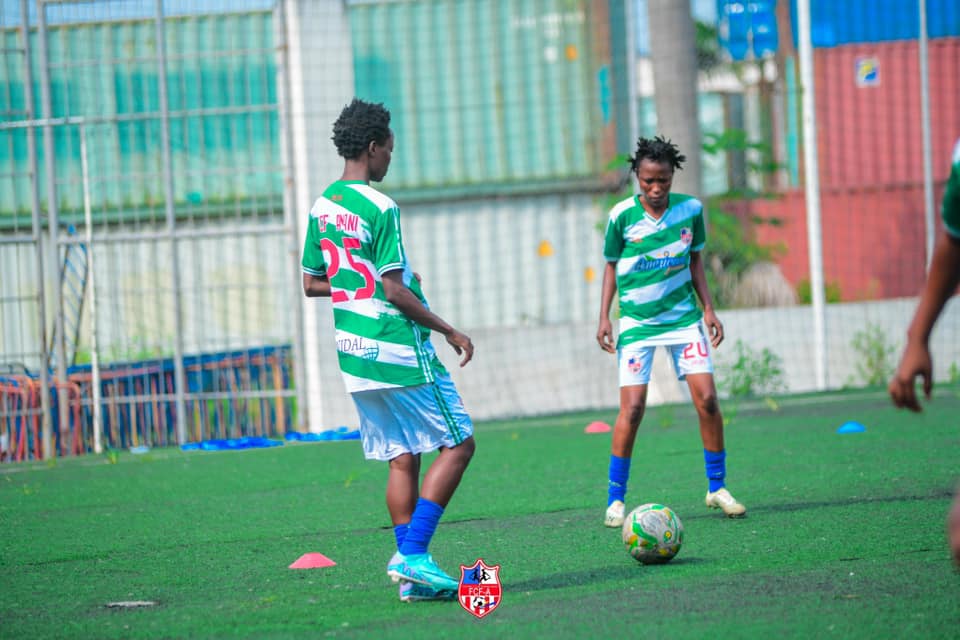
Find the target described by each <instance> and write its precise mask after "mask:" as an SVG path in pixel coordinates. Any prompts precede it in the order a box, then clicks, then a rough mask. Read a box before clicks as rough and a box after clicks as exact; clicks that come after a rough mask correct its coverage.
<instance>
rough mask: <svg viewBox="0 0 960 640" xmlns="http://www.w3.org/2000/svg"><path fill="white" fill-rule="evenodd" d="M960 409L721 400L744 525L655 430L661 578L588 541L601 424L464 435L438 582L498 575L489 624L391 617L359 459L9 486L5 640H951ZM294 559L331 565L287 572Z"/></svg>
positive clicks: (645, 435) (377, 493) (77, 473)
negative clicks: (471, 453) (674, 532)
mask: <svg viewBox="0 0 960 640" xmlns="http://www.w3.org/2000/svg"><path fill="white" fill-rule="evenodd" d="M958 391H960V390H958V389H957V388H956V387H953V388H941V387H938V389H937V397H936V400H935V402H933V403H931V404H929V405H927V410H926V412H925V413H924V414H922V415H919V416H917V415H913V414H908V413H905V412H902V411H896V410H894V409H893V408H892V407H891V406H890V403H889V400H888V399H887V398H886V397H885V395H884V394H883V393H882V392H879V391H873V392H850V393H845V394H834V395H829V396H827V395H824V396H806V397H795V398H787V399H781V400H780V401H779V406H776V410H774V406H775V405H772V404H771V405H768V404H767V403H764V402H759V403H755V404H749V405H748V404H743V405H740V406H736V405H734V404H732V403H730V402H726V403H724V407H723V408H724V411H725V413H726V415H727V416H728V418H729V419H730V422H729V424H728V426H727V431H726V434H727V451H728V458H727V469H728V486H729V487H730V489H731V491H732V492H733V493H734V495H736V496H737V497H738V498H739V499H740V500H741V501H743V502H744V503H745V504H746V505H747V506H748V507H749V514H748V517H747V518H745V519H741V520H729V519H726V518H724V517H722V516H721V515H720V514H719V513H718V512H716V511H708V510H707V509H706V508H705V507H704V504H703V496H704V492H705V490H706V480H705V478H704V470H703V455H702V449H701V445H700V440H699V436H698V431H697V425H696V419H695V415H694V414H693V412H692V409H690V408H688V407H686V406H669V407H655V408H651V409H650V411H649V412H648V415H647V417H646V419H645V420H644V423H643V425H642V426H641V435H640V436H639V437H638V440H637V447H636V451H635V455H634V461H633V467H632V475H631V478H630V483H629V490H628V495H627V498H628V499H627V502H628V506H635V505H638V504H641V503H643V502H660V503H663V504H666V505H669V506H670V507H671V508H673V509H674V510H675V511H676V512H677V514H678V515H679V516H680V518H681V520H682V521H683V524H684V527H685V542H684V546H683V548H682V549H681V551H680V553H679V554H678V555H677V557H676V558H675V559H674V560H673V561H672V562H670V563H668V564H666V565H662V566H642V565H639V564H638V563H636V562H635V561H634V560H632V559H631V558H630V557H629V555H628V554H627V552H626V550H625V548H624V546H623V544H622V542H621V541H620V532H619V530H611V529H606V528H604V527H603V526H602V517H603V511H604V508H605V506H606V474H607V462H608V459H609V441H610V436H609V434H591V435H588V434H585V433H584V432H583V430H584V427H585V426H586V424H587V423H588V422H590V421H593V420H602V421H606V422H610V423H612V421H613V419H614V417H615V411H614V410H606V411H597V412H591V413H589V414H587V413H580V414H576V415H563V416H548V417H542V418H533V419H524V420H517V421H504V422H491V423H481V424H478V425H477V430H476V431H477V433H476V440H477V454H476V457H475V458H474V460H473V463H472V464H471V466H470V468H469V470H468V472H467V474H466V476H465V478H464V480H463V483H462V484H461V486H460V489H459V490H458V492H457V494H456V495H455V496H454V499H453V501H452V502H451V504H450V505H449V507H448V509H447V512H446V514H445V516H444V518H443V520H442V523H441V525H440V528H439V529H438V531H437V534H436V536H435V537H434V540H433V544H432V545H431V551H432V553H433V554H434V557H435V558H436V559H437V561H438V562H439V563H440V564H441V566H443V567H444V568H446V569H447V571H448V572H449V573H452V574H454V575H459V565H460V564H473V562H474V561H475V560H476V559H477V558H483V560H484V561H485V562H486V563H487V564H488V565H493V564H499V565H500V566H501V569H500V579H501V582H502V585H503V599H502V603H501V605H500V606H499V607H498V608H497V609H496V610H495V611H493V612H492V613H490V614H489V615H488V616H486V617H485V618H483V619H482V620H478V619H475V618H473V617H472V616H471V615H470V614H468V613H467V612H466V611H464V610H463V609H462V608H461V607H460V606H459V605H458V604H457V603H455V602H444V603H401V602H399V601H398V598H397V590H396V586H395V585H393V584H391V583H390V582H389V579H388V578H387V577H386V575H385V571H384V568H385V565H386V561H387V559H388V558H389V557H390V555H391V554H392V553H393V551H394V542H393V531H392V528H391V527H390V522H389V519H388V516H387V513H386V508H385V505H384V483H385V479H386V473H387V467H386V465H385V464H383V463H377V462H367V461H365V460H363V457H362V454H361V452H360V446H359V443H357V442H356V441H348V442H333V443H330V442H326V443H309V444H306V443H300V444H287V445H285V446H283V447H276V448H272V449H255V450H247V451H228V452H202V451H192V452H182V451H179V450H176V449H169V450H155V451H151V452H150V453H148V454H146V455H133V454H130V453H127V452H123V453H121V454H120V455H119V457H118V458H117V459H116V462H115V463H110V460H109V458H106V457H100V456H87V457H81V458H72V459H63V460H58V461H57V462H56V463H55V464H44V463H31V464H17V465H12V464H7V465H2V466H0V534H2V536H3V542H2V545H0V573H2V577H0V596H2V597H0V637H3V638H232V637H245V638H324V637H335V638H341V637H343V638H367V637H372V638H378V639H382V638H406V639H409V638H414V637H423V638H438V637H450V638H463V637H467V636H468V635H469V637H471V638H478V637H480V638H488V637H489V638H609V637H623V638H628V637H629V638H632V637H653V636H660V637H669V638H671V639H677V638H705V637H711V638H738V637H744V638H766V637H772V636H777V637H781V638H793V637H795V638H821V637H837V638H896V637H910V638H956V637H958V635H960V573H958V572H957V571H956V570H955V569H953V568H952V565H951V564H950V561H949V557H948V551H947V547H946V541H945V528H944V519H945V515H946V512H947V509H948V507H949V504H950V500H951V497H952V491H953V487H954V483H955V482H956V481H957V480H958V479H960V431H958V422H960V418H958V416H960V393H958ZM846 420H858V421H860V422H861V423H863V424H864V425H866V427H867V430H866V432H864V433H859V434H845V435H841V434H837V433H836V429H837V427H838V426H839V425H840V424H842V423H843V422H844V421H846ZM431 459H432V457H431V456H425V459H424V463H425V464H424V466H426V464H428V463H429V461H430V460H431ZM308 552H319V553H322V554H324V555H326V556H328V557H329V558H331V559H333V560H334V561H335V562H336V563H337V565H336V566H334V567H329V568H323V569H310V570H291V569H288V568H287V567H288V565H290V564H291V563H292V562H293V561H295V560H296V559H297V558H298V557H300V556H301V555H302V554H304V553H308ZM118 601H153V602H156V603H157V604H156V605H155V606H151V607H146V608H135V609H116V608H110V607H107V604H108V603H113V602H118Z"/></svg>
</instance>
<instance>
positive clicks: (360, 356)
mask: <svg viewBox="0 0 960 640" xmlns="http://www.w3.org/2000/svg"><path fill="white" fill-rule="evenodd" d="M301 264H302V267H303V271H304V272H305V273H308V274H311V275H315V276H326V277H327V278H328V279H329V281H330V287H331V298H332V301H333V321H334V326H335V327H336V340H337V355H338V357H339V361H340V370H341V372H342V373H343V380H344V383H345V384H346V387H347V390H348V391H350V392H351V393H353V392H356V391H367V390H370V389H383V388H389V387H410V386H414V385H418V384H424V383H426V382H433V380H434V375H435V374H437V373H441V372H444V371H445V370H444V368H443V365H442V364H441V363H440V360H439V359H438V358H437V355H436V352H435V351H434V349H433V345H431V344H430V340H429V337H430V330H429V329H427V328H426V327H423V326H421V325H419V324H417V323H415V322H413V321H411V320H409V319H408V318H407V317H406V316H405V315H403V313H401V312H400V310H399V309H397V308H396V307H395V306H394V305H392V304H391V303H390V302H389V301H388V300H387V298H386V296H385V295H384V292H383V280H382V278H381V276H382V275H383V274H384V273H387V272H388V271H393V270H396V269H401V270H402V271H403V282H404V284H406V285H407V286H408V287H409V288H410V290H411V291H413V293H414V295H416V296H417V297H418V298H419V299H420V300H422V301H423V304H424V306H428V305H427V301H426V299H425V298H424V297H423V292H422V290H421V289H420V283H419V282H418V281H417V279H416V278H415V277H414V276H413V271H412V270H411V269H410V265H409V264H408V262H407V257H406V253H405V252H404V249H403V237H402V234H401V232H400V209H399V207H397V203H396V202H394V201H393V200H392V199H391V198H389V197H388V196H386V195H384V194H382V193H380V192H379V191H377V190H376V189H374V188H373V187H371V186H369V185H368V184H367V183H365V182H362V181H350V180H338V181H337V182H334V183H333V184H331V185H330V186H329V187H327V189H326V191H324V192H323V195H322V196H320V198H318V199H317V201H316V202H315V203H314V205H313V208H312V209H311V210H310V218H309V220H308V222H307V237H306V240H305V242H304V245H303V259H302V262H301Z"/></svg>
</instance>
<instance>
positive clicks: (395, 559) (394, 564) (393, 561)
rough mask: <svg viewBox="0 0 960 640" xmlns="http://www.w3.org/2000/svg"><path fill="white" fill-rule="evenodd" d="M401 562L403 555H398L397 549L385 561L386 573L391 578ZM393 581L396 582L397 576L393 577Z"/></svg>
mask: <svg viewBox="0 0 960 640" xmlns="http://www.w3.org/2000/svg"><path fill="white" fill-rule="evenodd" d="M401 564H403V556H402V555H400V552H399V551H397V552H395V553H394V554H393V556H392V557H391V558H390V561H389V562H387V575H388V576H390V577H391V578H393V572H394V571H395V570H396V569H397V568H398V567H399V566H400V565H401ZM393 581H394V582H396V581H397V578H393Z"/></svg>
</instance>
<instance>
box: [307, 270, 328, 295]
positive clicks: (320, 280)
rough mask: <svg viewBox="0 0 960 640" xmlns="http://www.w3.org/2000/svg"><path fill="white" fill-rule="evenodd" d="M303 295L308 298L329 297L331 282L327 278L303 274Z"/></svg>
mask: <svg viewBox="0 0 960 640" xmlns="http://www.w3.org/2000/svg"><path fill="white" fill-rule="evenodd" d="M303 294H304V295H305V296H307V297H308V298H323V297H329V296H330V280H328V279H327V277H326V276H315V275H312V274H309V273H305V274H303Z"/></svg>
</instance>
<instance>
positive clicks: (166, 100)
mask: <svg viewBox="0 0 960 640" xmlns="http://www.w3.org/2000/svg"><path fill="white" fill-rule="evenodd" d="M690 5H691V7H692V18H695V19H696V20H698V21H699V23H700V24H699V25H698V27H697V31H696V32H692V31H690V29H689V27H690V25H689V21H690V20H691V18H690V17H687V16H684V15H679V14H672V13H671V14H670V15H671V16H673V18H676V20H674V22H673V24H672V25H671V24H670V23H669V21H664V20H665V18H664V16H666V15H667V12H665V11H664V10H665V9H670V10H675V9H676V8H677V7H681V8H682V7H683V5H682V4H681V3H678V2H675V1H674V0H623V1H622V2H620V1H610V0H476V1H473V0H471V2H461V1H460V0H321V1H317V0H282V1H280V0H231V1H229V2H220V3H215V4H211V3H207V2H201V1H200V0H155V1H154V2H146V1H143V2H136V1H133V0H97V1H92V2H60V1H52V0H41V1H39V2H27V1H26V0H19V1H18V0H0V45H2V53H0V438H3V439H5V442H0V444H2V445H4V446H0V450H6V452H7V453H6V455H7V456H10V457H13V458H15V459H25V458H34V457H43V456H49V455H54V454H62V455H70V454H76V453H85V452H91V451H99V450H102V449H104V448H108V447H110V448H119V447H132V446H141V445H147V446H163V445H170V444H183V443H186V442H189V441H197V440H204V439H213V438H225V437H227V438H229V437H241V436H254V435H273V436H276V435H281V434H283V433H284V432H286V431H288V430H291V429H300V430H302V429H304V428H306V427H307V426H308V425H309V428H310V429H311V430H313V431H318V430H329V429H335V428H337V427H338V426H341V425H349V426H353V425H355V424H356V414H355V411H354V408H353V405H352V403H351V402H350V399H349V396H348V395H347V394H346V392H345V391H344V388H343V384H342V382H341V380H340V376H339V372H338V370H337V364H336V362H337V360H336V352H335V350H334V340H333V338H332V336H331V331H330V329H331V318H330V310H329V302H328V301H324V300H306V301H305V300H304V299H303V297H302V294H301V293H300V291H299V288H300V287H299V281H300V278H299V267H298V262H299V254H300V249H301V243H302V241H303V222H304V220H303V219H302V218H304V217H305V216H306V212H307V211H308V210H309V208H310V206H311V204H312V201H313V198H315V197H316V196H317V195H318V194H319V193H320V192H321V191H322V189H323V188H324V187H325V186H326V185H327V184H328V183H329V182H330V181H331V180H333V179H335V178H336V176H337V175H339V173H338V172H339V171H340V170H341V168H342V159H341V158H338V157H337V156H336V153H335V150H334V149H333V146H332V144H331V143H330V140H329V136H330V133H329V132H330V127H331V124H332V122H333V120H334V119H335V118H336V116H337V114H338V113H339V110H340V109H341V108H342V106H343V105H344V104H346V103H347V102H349V100H350V98H351V97H353V96H360V97H363V98H365V99H368V100H374V101H382V102H384V103H385V105H386V106H387V107H388V108H389V109H390V110H391V113H392V116H393V119H392V121H391V125H392V127H393V129H394V132H395V134H396V138H397V146H396V152H395V154H394V160H393V164H392V165H391V168H390V173H389V174H388V176H387V179H386V180H385V181H384V183H383V184H382V185H380V187H381V188H382V189H383V191H385V192H386V193H387V194H388V195H390V196H392V197H394V198H395V199H396V201H397V202H398V203H399V205H400V207H401V210H402V212H403V214H402V215H403V225H404V242H405V245H406V248H407V250H408V253H409V255H410V258H411V262H412V266H413V267H414V268H415V269H416V270H417V271H418V273H420V274H421V275H422V277H423V282H424V288H425V291H426V292H427V295H428V297H429V298H430V302H431V308H433V309H434V310H435V311H437V312H438V313H439V314H440V315H441V316H443V317H444V318H445V319H447V320H448V321H449V322H450V323H451V324H453V325H455V326H457V327H458V328H461V329H464V330H466V331H468V332H469V333H470V334H471V335H472V337H473V338H474V340H475V343H476V344H477V357H476V358H475V359H474V361H473V362H471V364H470V366H469V367H468V368H467V369H466V370H460V369H459V368H458V367H456V366H455V359H454V358H452V357H451V355H452V354H451V353H448V350H445V347H444V345H442V344H438V345H437V346H438V351H439V352H440V357H441V358H442V359H444V360H445V361H446V362H447V364H448V365H451V366H450V367H449V368H450V369H451V372H452V375H453V376H454V379H455V381H456V383H457V385H458V387H459V388H460V389H461V392H462V394H463V396H464V399H465V401H466V404H467V407H468V410H470V411H471V414H472V415H473V416H474V418H475V419H483V418H496V417H504V416H513V415H531V414H538V413H547V412H552V411H558V410H575V409H587V408H597V407H603V408H609V407H611V406H615V405H616V403H617V387H616V385H617V380H616V368H615V365H614V364H613V361H612V359H611V358H609V357H608V356H607V355H606V354H603V353H602V352H600V351H599V349H597V347H596V344H595V340H594V338H593V334H594V332H595V330H596V326H595V324H594V322H595V320H594V318H595V317H596V314H597V305H598V302H599V296H600V292H599V288H600V278H599V274H601V273H602V271H603V267H604V263H603V256H602V227H603V221H604V216H605V214H606V212H607V211H609V208H610V206H611V205H612V203H613V202H615V201H616V200H617V199H620V198H623V197H626V196H627V195H629V193H630V192H631V188H632V186H633V185H632V184H631V183H630V182H629V175H628V173H627V172H626V171H625V164H624V162H623V160H624V157H625V156H626V155H627V154H629V153H631V152H632V151H633V149H634V141H635V139H636V136H637V135H640V134H643V135H648V136H649V135H654V134H658V133H660V134H665V135H667V136H668V137H673V138H675V139H678V140H683V145H684V146H683V149H682V151H683V152H684V153H686V154H687V155H688V157H689V158H690V160H691V161H692V160H693V159H696V160H699V161H700V162H699V163H693V162H689V163H688V164H687V166H686V167H685V170H684V171H683V172H681V173H680V174H679V175H678V181H679V179H680V178H687V177H689V176H690V175H691V174H693V173H694V165H695V164H696V165H699V166H700V167H702V174H703V175H702V176H701V178H700V179H699V180H698V181H692V182H691V184H693V185H697V184H699V186H691V187H690V188H691V189H693V190H694V191H691V192H692V193H695V194H696V195H699V196H701V197H702V199H703V200H704V201H705V202H706V203H707V206H708V209H707V220H708V242H707V247H706V252H707V255H708V257H709V260H708V264H709V266H710V270H709V274H708V276H709V277H710V279H711V287H712V289H713V293H714V297H715V300H716V301H717V303H718V306H720V308H721V311H722V313H721V315H722V319H723V321H724V322H725V324H726V328H727V334H728V339H727V344H725V345H724V346H723V347H722V348H721V349H720V350H719V351H718V352H717V353H716V354H715V355H716V364H717V371H718V374H717V376H718V382H719V383H720V384H721V392H722V393H729V387H727V388H726V389H725V388H724V384H725V377H726V376H727V372H729V371H731V370H733V369H735V368H736V370H737V371H738V372H741V373H742V372H744V371H746V372H747V373H748V374H749V375H753V376H754V377H755V378H756V376H757V375H759V374H757V373H756V372H752V371H751V370H750V362H751V360H750V357H753V358H754V362H756V361H757V360H756V359H757V358H761V359H762V358H766V359H767V360H766V362H767V363H768V364H769V363H774V364H778V366H775V367H774V369H777V371H776V373H778V374H780V375H779V376H777V378H778V380H777V381H778V382H779V384H778V385H776V388H777V390H778V391H785V392H801V391H811V390H822V389H835V388H840V387H846V386H863V385H866V384H878V381H881V380H883V379H884V376H888V375H889V373H890V372H891V369H892V366H893V364H894V363H893V359H894V353H895V352H896V351H897V349H898V347H899V346H901V344H902V336H903V333H904V331H905V328H906V325H907V323H908V322H909V316H910V313H911V312H912V308H913V306H914V304H913V302H914V301H913V300H912V296H915V295H916V294H917V293H918V292H919V290H920V286H921V283H922V280H923V277H924V274H925V268H926V261H927V259H928V255H929V245H930V239H931V238H932V236H933V233H934V232H935V231H936V230H938V229H939V223H938V222H937V220H936V219H935V215H934V208H935V203H936V202H938V199H939V197H940V194H941V193H942V189H943V185H944V181H945V178H946V172H947V171H948V169H949V163H948V156H949V149H950V147H951V145H952V144H953V142H954V140H956V138H958V137H960V115H958V114H960V108H958V107H960V103H958V96H960V92H958V90H957V88H958V84H957V83H958V78H960V74H958V73H957V69H960V45H958V43H960V22H958V18H960V14H958V10H957V8H956V3H955V2H951V1H950V0H917V1H916V2H884V3H876V2H873V0H844V1H843V2H834V1H833V0H780V1H778V2H774V1H773V0H755V1H751V2H740V1H737V0H691V3H690ZM878 7H880V8H879V9H878ZM799 9H803V11H799ZM924 9H926V12H925V14H924V12H923V10H924ZM651 18H653V20H651ZM674 27H677V28H678V27H683V30H682V31H683V33H686V34H688V36H689V38H693V37H694V35H696V34H699V35H698V36H697V44H695V45H694V44H690V42H692V40H690V41H689V42H688V41H684V42H687V45H688V46H686V50H685V51H684V50H678V51H676V52H678V53H687V54H689V53H690V50H691V49H693V48H694V46H695V47H696V52H697V59H696V60H695V61H694V62H693V64H698V65H699V70H696V71H691V70H690V69H687V68H686V67H684V68H683V69H681V68H680V66H677V65H679V62H678V58H679V57H680V56H675V55H673V54H674V53H675V51H674V50H670V55H668V56H663V53H664V51H667V50H668V49H669V47H665V46H654V45H655V44H657V42H656V38H655V37H651V36H662V35H664V34H665V33H673V32H672V31H671V29H672V28H674ZM680 31H681V30H677V31H676V33H677V34H680ZM681 35H682V34H681ZM684 37H687V36H684ZM681 40H682V39H681V38H679V37H678V36H676V34H674V35H670V36H669V38H668V39H667V44H674V43H675V42H679V41H681ZM807 45H810V47H809V48H808V46H807ZM801 54H802V55H801ZM658 56H660V57H659V58H658ZM688 62H689V61H688ZM671 65H673V66H671ZM658 69H659V70H660V71H664V70H666V71H667V72H666V73H657V70H658ZM681 85H683V86H681ZM679 89H682V90H683V91H686V90H687V89H690V92H689V93H688V94H687V97H686V98H682V97H677V96H681V95H682V92H681V91H679ZM670 96H673V97H672V98H669V97H670ZM670 100H672V101H673V102H670ZM680 106H683V107H685V108H684V109H680V108H679V107H680ZM674 116H676V117H681V116H682V117H683V118H686V119H685V120H676V119H674ZM810 116H814V117H813V118H810ZM811 119H812V120H815V121H816V122H817V123H818V128H808V127H807V126H805V125H806V123H807V122H808V120H811ZM678 122H681V124H679V125H678V124H677V123H678ZM671 127H674V129H672V130H671ZM678 134H679V135H678ZM701 143H703V148H702V149H701V148H697V146H698V145H700V144H701ZM816 164H819V172H816V171H815V172H812V173H810V172H808V170H809V169H810V168H811V166H813V165H816ZM675 187H677V185H676V184H675ZM678 190H680V189H679V188H678ZM698 192H699V193H698ZM731 343H732V344H731ZM738 343H740V344H738ZM933 348H934V351H935V352H936V353H937V358H936V361H935V366H936V369H935V376H936V377H937V378H938V379H939V380H942V379H949V378H956V377H957V373H956V372H957V366H958V364H957V363H958V362H960V312H958V310H957V309H956V305H951V306H950V307H949V308H948V309H947V311H946V312H945V313H944V316H943V319H942V320H941V322H940V324H939V325H938V329H937V332H936V333H935V334H934V337H933ZM738 354H739V356H742V357H740V358H739V360H738ZM744 354H746V355H744ZM661 355H662V354H661ZM747 356H749V357H747ZM658 358H659V357H658ZM654 377H655V379H656V381H655V383H654V384H653V385H652V386H651V396H650V403H651V404H654V403H657V402H665V401H675V400H679V399H683V395H682V393H683V392H682V389H681V387H679V386H678V385H677V383H676V380H675V376H672V374H671V372H670V370H669V364H668V363H665V362H664V361H663V360H662V359H658V362H657V364H656V365H655V367H654ZM754 382H757V383H762V382H763V381H762V380H754ZM761 386H762V385H761ZM770 388H774V386H770ZM0 455H3V454H0Z"/></svg>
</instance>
